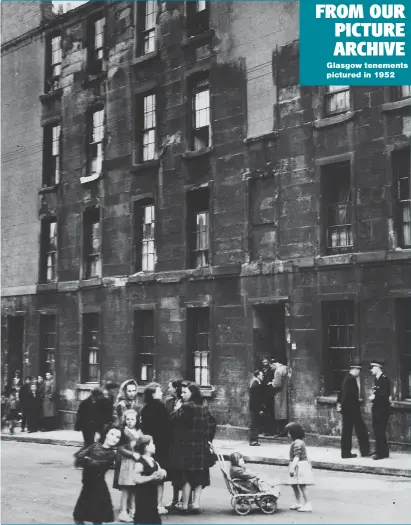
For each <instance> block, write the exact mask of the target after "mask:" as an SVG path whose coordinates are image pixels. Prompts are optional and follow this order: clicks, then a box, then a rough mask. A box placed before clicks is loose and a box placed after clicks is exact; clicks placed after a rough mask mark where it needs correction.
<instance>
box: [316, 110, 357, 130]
mask: <svg viewBox="0 0 411 525" xmlns="http://www.w3.org/2000/svg"><path fill="white" fill-rule="evenodd" d="M354 115H355V111H347V112H346V113H342V114H341V115H335V116H334V117H327V118H322V119H319V120H314V122H313V127H314V128H316V129H321V128H325V127H328V126H334V125H335V124H340V123H341V122H346V121H347V120H351V119H352V118H353V117H354Z"/></svg>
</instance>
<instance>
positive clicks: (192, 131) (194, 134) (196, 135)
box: [188, 74, 213, 151]
mask: <svg viewBox="0 0 411 525" xmlns="http://www.w3.org/2000/svg"><path fill="white" fill-rule="evenodd" d="M188 84H189V85H188V87H189V93H190V96H189V100H190V102H189V103H190V106H189V111H188V115H189V118H190V123H189V140H188V142H189V148H190V150H191V151H203V150H206V149H207V148H211V147H212V118H213V112H212V94H211V83H210V79H209V75H208V74H207V75H193V76H192V77H191V78H190V79H189V81H188ZM202 85H203V86H207V88H208V89H200V90H199V89H198V88H199V86H202ZM205 91H208V106H207V107H206V108H199V109H197V106H196V102H197V95H198V94H199V93H203V92H205ZM205 110H207V111H208V124H207V125H205V126H198V127H197V122H196V118H197V114H198V113H199V112H201V111H205ZM205 129H207V130H208V139H207V141H205V140H204V139H203V138H202V134H204V135H205V131H204V130H205ZM201 140H203V141H204V142H206V144H205V145H203V146H199V147H198V146H197V145H196V141H199V142H200V141H201Z"/></svg>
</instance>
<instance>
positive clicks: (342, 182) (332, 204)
mask: <svg viewBox="0 0 411 525" xmlns="http://www.w3.org/2000/svg"><path fill="white" fill-rule="evenodd" d="M321 178H322V181H321V182H322V195H323V203H324V204H323V226H324V233H325V245H326V252H327V253H328V254H337V253H346V252H349V251H352V249H353V234H352V223H353V221H352V196H351V170H350V163H349V162H339V163H336V164H328V165H326V166H323V168H322V173H321Z"/></svg>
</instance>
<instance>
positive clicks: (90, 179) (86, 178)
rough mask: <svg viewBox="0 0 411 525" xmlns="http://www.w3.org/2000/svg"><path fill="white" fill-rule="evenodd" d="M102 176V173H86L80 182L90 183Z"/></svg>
mask: <svg viewBox="0 0 411 525" xmlns="http://www.w3.org/2000/svg"><path fill="white" fill-rule="evenodd" d="M101 176H102V173H93V175H86V176H84V177H80V183H81V184H88V183H89V182H93V181H95V180H98V179H99V178H100V177H101Z"/></svg>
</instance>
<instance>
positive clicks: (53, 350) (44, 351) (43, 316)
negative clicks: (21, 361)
mask: <svg viewBox="0 0 411 525" xmlns="http://www.w3.org/2000/svg"><path fill="white" fill-rule="evenodd" d="M49 319H51V320H52V322H51V323H50V326H46V325H45V322H46V320H47V321H48V320H49ZM51 325H54V326H52V328H54V330H53V331H50V330H48V331H46V330H45V329H44V328H47V329H49V328H50V327H51ZM57 328H58V325H57V315H56V313H55V312H53V313H49V312H47V313H40V319H39V348H40V356H41V363H40V373H41V375H42V376H43V377H44V375H45V374H46V372H51V373H52V374H53V376H54V377H56V371H57V367H56V357H57V346H58V332H57ZM47 335H54V347H53V346H46V344H45V342H46V341H47V338H46V337H45V336H47ZM50 354H52V355H53V357H54V359H52V360H49V359H48V357H49V356H50ZM47 363H49V365H47Z"/></svg>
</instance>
